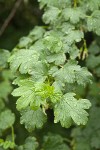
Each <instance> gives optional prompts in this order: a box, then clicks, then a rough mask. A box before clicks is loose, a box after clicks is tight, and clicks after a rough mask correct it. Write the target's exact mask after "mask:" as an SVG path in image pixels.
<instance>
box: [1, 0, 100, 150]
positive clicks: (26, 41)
mask: <svg viewBox="0 0 100 150" xmlns="http://www.w3.org/2000/svg"><path fill="white" fill-rule="evenodd" d="M38 2H39V5H40V9H43V10H44V13H43V16H42V19H43V22H44V25H43V26H36V27H34V29H33V30H32V31H30V33H29V34H28V35H27V36H26V37H22V38H21V39H20V41H19V43H18V44H17V45H16V47H15V48H14V49H13V50H12V52H11V53H10V52H9V51H7V50H0V59H1V60H0V71H1V79H2V80H1V84H0V101H1V106H0V112H1V113H0V135H1V139H0V146H1V149H0V150H2V149H9V150H10V149H12V150H36V149H39V150H40V149H41V150H60V149H62V150H71V149H73V150H92V149H96V148H100V144H97V145H96V144H94V143H95V142H94V143H93V141H94V139H96V135H95V138H94V137H92V144H90V143H88V144H84V143H85V142H87V141H88V140H86V139H89V137H90V135H92V134H93V133H91V132H92V131H90V132H89V131H88V128H90V129H92V123H91V122H92V121H91V120H93V119H94V117H93V116H94V115H95V112H96V111H95V112H94V107H95V110H97V109H98V108H97V109H96V104H97V103H96V102H95V104H94V102H93V108H92V109H91V111H90V114H91V115H90V120H89V121H88V116H89V114H88V112H87V111H88V109H89V108H90V107H91V103H92V99H93V96H94V97H97V93H98V91H96V92H97V93H96V94H94V95H93V92H94V91H92V90H93V88H92V86H93V87H94V86H96V88H97V85H96V83H95V81H96V77H95V76H97V78H98V77H99V76H100V74H99V73H100V68H99V65H100V56H99V55H98V54H99V52H100V46H99V44H98V39H99V36H100V10H99V8H100V2H99V0H88V1H87V0H82V1H81V0H38ZM88 33H92V34H93V36H94V38H95V39H94V40H93V42H91V43H90V44H88V39H87V35H88ZM96 58H97V61H96ZM92 61H93V62H92ZM8 64H9V65H10V70H9V69H7V68H8ZM91 73H92V74H93V75H94V78H95V79H94V83H92V80H93V79H92V74H91ZM11 81H13V82H12V83H13V85H14V86H12V85H11ZM91 83H92V84H91ZM90 84H91V85H90ZM89 87H91V88H90V89H89V90H88V91H87V88H89ZM12 88H14V89H13V91H12ZM81 89H82V90H81ZM11 91H12V95H13V96H14V97H17V100H16V109H17V111H18V112H19V113H20V124H23V125H24V126H23V128H24V127H25V128H26V130H27V131H28V132H27V134H28V137H27V138H26V139H25V137H24V139H25V142H24V143H23V144H21V145H18V144H17V142H16V140H15V139H16V138H17V139H18V137H16V135H17V131H16V132H15V133H16V134H15V133H14V126H15V125H14V122H15V123H16V122H18V121H15V115H14V113H12V111H11V110H10V109H9V108H7V106H6V105H7V103H9V101H10V100H8V95H9V93H11ZM91 91H92V92H91ZM84 93H85V94H84ZM88 99H89V100H91V102H90V101H89V100H88ZM97 99H98V97H97ZM11 103H14V102H13V101H12V102H11ZM91 112H92V113H91ZM98 112H99V110H98ZM98 112H97V115H96V116H98ZM51 113H52V118H53V126H55V127H56V126H57V125H56V124H58V125H59V126H60V128H59V129H60V130H62V129H63V128H70V127H71V128H72V131H71V135H69V139H67V137H66V136H65V135H64V136H63V135H62V134H61V135H60V134H58V133H59V132H58V133H57V132H56V134H53V133H49V134H47V133H45V134H46V135H43V133H42V135H43V137H42V138H43V140H41V139H40V138H39V137H38V134H39V133H37V132H40V134H41V132H42V129H44V128H46V127H47V126H49V119H50V117H49V115H50V114H51ZM99 114H100V112H99ZM91 118H92V119H91ZM87 121H88V124H87ZM86 124H87V126H86V128H85V127H84V125H86ZM78 126H79V127H78ZM94 126H95V125H94ZM94 126H93V127H94ZM55 127H54V128H55ZM10 128H11V134H10V135H7V136H6V135H3V134H4V131H7V129H10ZM94 128H96V127H94ZM37 129H38V131H37ZM59 129H58V130H59ZM96 129H98V130H100V129H99V127H97V128H96ZM15 130H16V129H15ZM17 130H18V129H17ZM24 130H25V129H24ZM69 130H70V129H69ZM81 130H82V131H81ZM35 131H36V132H35ZM21 132H22V134H23V131H22V130H21ZM25 132H26V131H25ZM45 132H46V130H45ZM66 132H67V130H66ZM85 132H87V133H88V132H89V133H88V134H89V135H88V134H87V136H86V137H87V138H84V133H85ZM36 133H37V134H36ZM82 135H83V136H82ZM93 135H94V134H93ZM98 136H100V135H98ZM36 138H37V139H36ZM93 138H94V139H93ZM82 140H83V141H82ZM39 142H40V143H39ZM82 144H83V145H84V146H83V147H82Z"/></svg>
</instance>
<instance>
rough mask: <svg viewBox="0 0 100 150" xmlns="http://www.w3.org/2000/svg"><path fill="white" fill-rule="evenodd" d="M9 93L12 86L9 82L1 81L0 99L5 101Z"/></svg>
mask: <svg viewBox="0 0 100 150" xmlns="http://www.w3.org/2000/svg"><path fill="white" fill-rule="evenodd" d="M5 87H6V88H5ZM11 91H12V86H11V84H10V82H9V81H3V82H1V83H0V98H4V99H5V100H7V97H8V95H9V94H10V93H11Z"/></svg>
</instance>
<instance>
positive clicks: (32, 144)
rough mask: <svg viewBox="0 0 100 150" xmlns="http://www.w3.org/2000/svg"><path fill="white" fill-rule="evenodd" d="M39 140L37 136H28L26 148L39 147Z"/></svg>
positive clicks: (31, 149)
mask: <svg viewBox="0 0 100 150" xmlns="http://www.w3.org/2000/svg"><path fill="white" fill-rule="evenodd" d="M38 145H39V144H38V142H37V141H36V138H35V137H28V138H27V139H26V140H25V144H24V145H23V148H24V150H36V149H37V147H38Z"/></svg>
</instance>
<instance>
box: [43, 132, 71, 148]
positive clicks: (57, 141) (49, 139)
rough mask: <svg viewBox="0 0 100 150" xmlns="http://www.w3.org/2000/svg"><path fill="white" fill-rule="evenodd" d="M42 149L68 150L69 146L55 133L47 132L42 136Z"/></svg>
mask: <svg viewBox="0 0 100 150" xmlns="http://www.w3.org/2000/svg"><path fill="white" fill-rule="evenodd" d="M43 149H44V150H69V147H68V146H67V145H66V144H65V143H64V139H63V137H61V136H60V135H57V134H48V135H47V136H44V143H43Z"/></svg>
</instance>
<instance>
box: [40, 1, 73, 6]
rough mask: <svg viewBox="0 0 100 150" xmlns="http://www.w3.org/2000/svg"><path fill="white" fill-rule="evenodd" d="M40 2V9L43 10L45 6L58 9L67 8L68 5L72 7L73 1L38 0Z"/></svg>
mask: <svg viewBox="0 0 100 150" xmlns="http://www.w3.org/2000/svg"><path fill="white" fill-rule="evenodd" d="M38 2H39V3H40V8H43V7H44V6H45V5H47V6H55V7H58V8H65V6H66V5H67V6H68V5H71V1H69V0H48V1H47V0H38Z"/></svg>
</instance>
